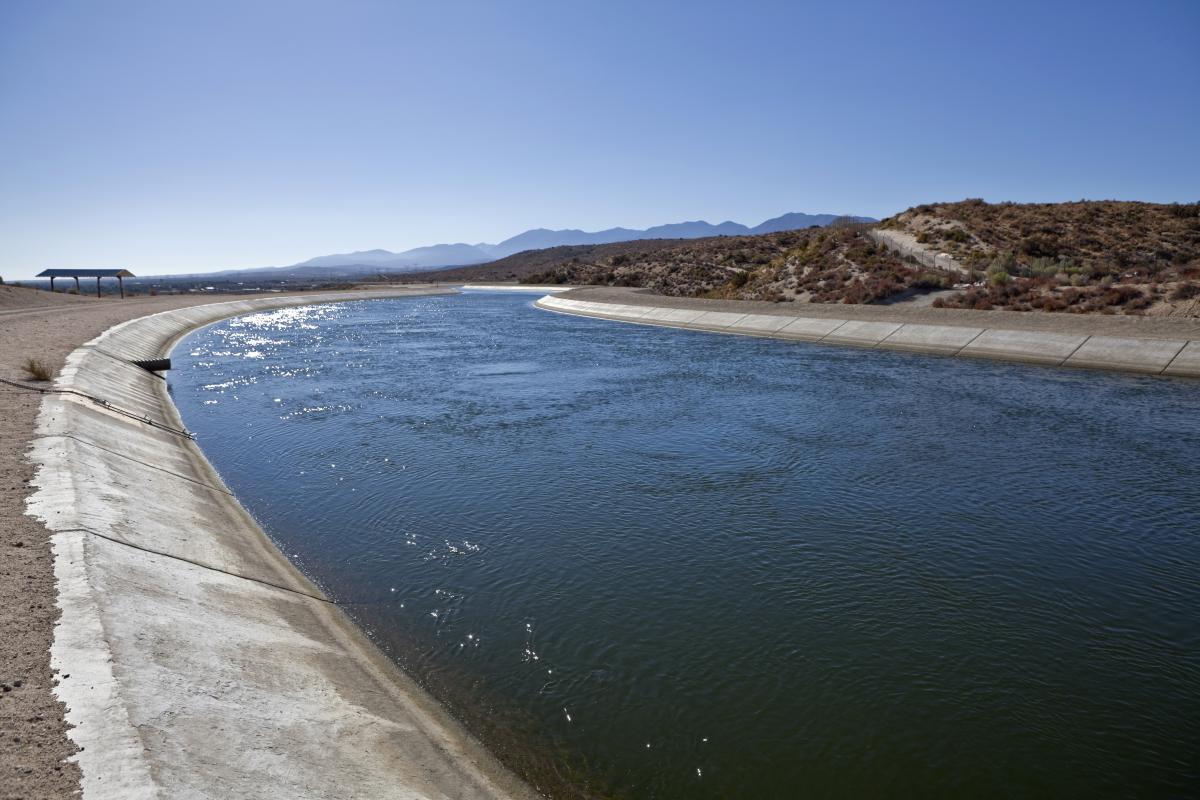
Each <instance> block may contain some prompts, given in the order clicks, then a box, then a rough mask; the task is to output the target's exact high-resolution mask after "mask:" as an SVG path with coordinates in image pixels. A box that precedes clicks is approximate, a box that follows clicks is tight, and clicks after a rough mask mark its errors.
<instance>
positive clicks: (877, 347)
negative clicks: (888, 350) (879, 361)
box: [871, 322, 908, 349]
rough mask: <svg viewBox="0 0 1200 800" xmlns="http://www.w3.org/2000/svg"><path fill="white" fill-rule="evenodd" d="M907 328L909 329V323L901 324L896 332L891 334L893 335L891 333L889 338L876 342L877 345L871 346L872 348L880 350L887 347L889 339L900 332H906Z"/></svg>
mask: <svg viewBox="0 0 1200 800" xmlns="http://www.w3.org/2000/svg"><path fill="white" fill-rule="evenodd" d="M907 327H908V323H907V322H902V323H900V325H898V326H897V327H896V330H894V331H892V332H891V333H889V334H888V335H887V336H885V337H883V338H882V339H880V340H879V341H878V342H876V343H875V344H873V345H871V347H873V348H875V349H879V348H880V347H887V345H886V344H884V342H886V341H887V340H888V339H890V338H892V337H893V336H895V335H896V334H897V333H899V332H900V331H902V330H904V329H905V328H907Z"/></svg>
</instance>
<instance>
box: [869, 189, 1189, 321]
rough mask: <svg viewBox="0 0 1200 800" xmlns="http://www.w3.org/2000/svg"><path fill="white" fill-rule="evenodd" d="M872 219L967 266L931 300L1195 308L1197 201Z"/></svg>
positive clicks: (1105, 309)
mask: <svg viewBox="0 0 1200 800" xmlns="http://www.w3.org/2000/svg"><path fill="white" fill-rule="evenodd" d="M880 227H881V228H884V229H888V230H894V231H899V232H902V233H908V234H911V235H912V236H914V237H915V238H916V241H917V242H918V243H920V244H922V245H924V246H925V247H927V248H929V249H930V250H932V251H933V252H944V253H948V254H949V255H951V256H953V257H954V258H955V259H957V260H958V261H959V262H960V263H961V264H963V265H964V266H966V267H968V268H969V269H971V270H973V271H974V272H975V274H974V275H973V276H972V277H973V278H974V280H973V281H972V282H973V284H974V285H973V286H971V287H969V288H965V289H964V290H963V291H961V292H959V293H957V294H955V295H952V296H950V297H947V298H939V300H938V301H937V304H938V305H945V306H949V307H954V308H979V309H987V308H1006V309H1010V310H1016V311H1030V310H1042V311H1071V312H1077V313H1079V312H1101V313H1156V314H1186V315H1189V316H1192V315H1197V314H1198V313H1200V309H1198V308H1197V305H1198V303H1200V203H1191V204H1184V205H1180V204H1174V205H1162V204H1155V203H1136V202H1120V201H1114V200H1103V201H1080V202H1075V203H1029V204H1018V203H997V204H989V203H985V202H983V201H982V200H965V201H963V202H960V203H936V204H930V205H922V206H916V207H915V208H910V209H909V210H907V211H905V212H904V213H902V214H897V215H896V216H894V217H890V218H889V219H885V220H883V222H881V223H880Z"/></svg>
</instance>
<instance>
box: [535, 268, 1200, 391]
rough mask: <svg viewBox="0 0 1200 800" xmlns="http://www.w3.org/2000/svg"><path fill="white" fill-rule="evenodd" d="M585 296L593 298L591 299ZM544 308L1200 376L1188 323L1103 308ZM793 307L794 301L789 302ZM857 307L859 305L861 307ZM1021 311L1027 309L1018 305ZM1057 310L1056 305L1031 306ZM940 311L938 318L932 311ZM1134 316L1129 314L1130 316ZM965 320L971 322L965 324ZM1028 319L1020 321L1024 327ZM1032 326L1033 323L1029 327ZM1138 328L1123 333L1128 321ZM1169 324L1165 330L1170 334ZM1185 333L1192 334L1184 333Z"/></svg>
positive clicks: (553, 303)
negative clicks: (1117, 314)
mask: <svg viewBox="0 0 1200 800" xmlns="http://www.w3.org/2000/svg"><path fill="white" fill-rule="evenodd" d="M593 297H595V298H596V299H592V298H593ZM535 305H536V306H538V307H539V308H542V309H545V310H546V311H554V312H558V313H563V314H576V315H581V316H589V317H600V318H602V319H611V320H617V321H620V322H633V323H637V324H641V325H657V326H664V327H672V328H689V329H694V330H703V331H712V332H716V333H732V334H740V335H743V336H767V337H771V338H776V339H795V340H799V341H806V342H821V343H823V344H836V345H851V346H855V347H876V348H882V349H888V350H905V351H909V352H915V353H929V354H935V355H951V356H968V357H975V358H991V359H1000V360H1005V361H1021V362H1025V363H1030V364H1043V365H1047V366H1060V367H1087V368H1092V369H1111V370H1122V371H1127V372H1141V373H1147V374H1151V375H1168V376H1174V377H1188V378H1200V336H1195V333H1196V327H1197V326H1196V325H1195V324H1193V323H1188V322H1183V323H1182V324H1178V325H1172V324H1169V323H1170V321H1169V320H1163V321H1157V323H1158V324H1150V325H1144V326H1139V327H1140V330H1138V329H1135V328H1134V326H1133V325H1132V324H1126V323H1124V322H1122V321H1119V320H1115V319H1113V318H1111V317H1106V318H1100V319H1096V318H1079V317H1074V318H1073V319H1059V320H1052V321H1051V323H1052V324H1046V321H1045V320H1030V322H1032V323H1033V325H1032V326H1028V325H1022V327H1020V328H1018V327H1016V324H1017V323H1018V322H1021V323H1024V320H1021V321H1018V320H1012V319H1009V321H1010V324H1012V325H1013V327H1003V326H1001V325H996V324H995V323H997V322H1000V321H1001V320H1004V319H1005V318H1004V317H996V316H988V315H989V314H990V313H991V312H966V313H968V314H974V315H975V316H974V317H973V318H968V319H970V321H968V319H964V315H963V314H962V313H955V312H952V313H951V314H947V315H942V316H939V315H938V313H937V312H938V311H940V310H939V309H922V310H921V315H920V316H919V317H917V319H920V320H921V321H913V319H914V316H913V315H906V314H905V313H904V312H903V311H900V310H891V311H889V308H888V307H887V306H869V307H856V306H824V307H821V308H819V309H818V308H816V307H814V306H791V307H785V308H781V307H780V306H778V305H775V304H772V306H771V307H769V308H763V306H765V305H766V304H762V303H743V304H741V305H742V306H743V308H739V307H738V305H739V303H738V301H725V302H719V303H717V302H712V301H705V300H694V299H680V298H654V299H651V298H650V297H649V296H647V295H644V294H635V293H626V294H624V295H621V294H615V296H614V292H612V291H608V292H603V291H597V292H589V290H586V289H585V290H577V291H575V292H571V293H570V294H569V295H567V296H561V295H557V296H550V295H547V296H546V297H543V298H541V299H540V300H538V301H537V302H536V303H535ZM793 309H796V310H795V311H793ZM864 312H865V313H864ZM1023 316H1029V315H1023ZM1041 316H1043V317H1049V316H1060V317H1061V316H1066V315H1049V314H1044V315H1041ZM943 319H944V323H943V322H941V320H943ZM1136 322H1137V320H1132V319H1130V323H1136ZM972 323H974V324H972ZM1031 327H1032V328H1035V329H1030V328H1031ZM1036 328H1040V329H1036ZM1135 330H1136V331H1137V333H1139V334H1141V335H1128V333H1132V332H1134V331H1135ZM1172 334H1174V335H1172ZM1193 336H1195V338H1192V337H1193Z"/></svg>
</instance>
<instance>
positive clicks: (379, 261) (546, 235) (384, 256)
mask: <svg viewBox="0 0 1200 800" xmlns="http://www.w3.org/2000/svg"><path fill="white" fill-rule="evenodd" d="M844 216H845V215H840V214H801V213H795V212H793V213H790V214H784V215H782V216H779V217H774V218H773V219H769V220H767V221H766V222H763V223H761V224H759V225H755V226H754V227H752V228H751V227H748V226H746V225H742V224H740V223H737V222H722V223H720V224H719V225H713V224H712V223H709V222H703V221H696V222H676V223H673V224H669V225H656V226H655V227H652V228H646V229H644V230H638V229H635V228H609V229H607V230H603V231H590V232H589V231H581V230H575V229H566V230H557V231H556V230H549V229H547V228H534V229H533V230H528V231H525V232H524V233H519V234H517V235H516V236H513V237H512V238H509V239H505V240H504V241H502V242H500V243H499V244H484V243H481V244H463V243H461V242H460V243H458V244H435V245H430V246H428V247H417V248H414V249H412V250H405V251H403V252H400V253H393V252H392V251H390V250H360V251H358V252H354V253H335V254H333V255H327V256H317V257H316V258H310V259H309V260H307V261H302V262H300V263H299V264H292V265H290V266H286V267H259V268H256V269H231V270H222V271H220V272H210V273H205V276H206V277H212V278H216V277H220V278H222V279H223V280H239V279H244V278H249V279H252V280H253V279H262V278H273V279H297V280H300V279H303V280H314V279H333V278H353V277H356V276H361V275H370V274H375V273H379V272H419V271H422V270H429V269H438V268H441V267H460V266H470V265H472V264H483V263H486V262H488V261H495V260H497V259H500V258H504V257H506V256H511V255H513V254H515V253H520V252H522V251H525V250H542V249H545V248H547V247H558V246H560V245H578V244H609V243H612V242H628V241H633V240H636V239H700V238H703V237H706V236H745V235H748V234H755V233H775V232H777V231H788V230H796V229H799V228H808V227H811V226H813V225H828V224H829V223H831V222H833V221H834V220H836V219H842V218H844ZM850 219H855V220H858V221H861V222H874V221H875V220H873V219H871V218H870V217H850ZM175 277H190V276H175ZM197 277H198V276H197Z"/></svg>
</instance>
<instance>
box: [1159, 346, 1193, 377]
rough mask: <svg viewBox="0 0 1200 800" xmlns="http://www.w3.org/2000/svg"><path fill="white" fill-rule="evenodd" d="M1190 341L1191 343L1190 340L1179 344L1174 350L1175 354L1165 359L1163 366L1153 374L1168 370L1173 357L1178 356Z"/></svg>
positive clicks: (1160, 373) (1173, 361)
mask: <svg viewBox="0 0 1200 800" xmlns="http://www.w3.org/2000/svg"><path fill="white" fill-rule="evenodd" d="M1190 343H1191V342H1190V341H1186V342H1184V343H1183V344H1182V345H1180V346H1179V349H1178V350H1176V351H1175V355H1173V356H1171V358H1170V359H1168V360H1167V364H1166V366H1164V367H1163V368H1162V369H1160V370H1159V371H1158V372H1156V373H1155V374H1156V375H1162V374H1163V373H1164V372H1166V371H1167V370H1169V369H1170V368H1171V365H1172V364H1174V363H1175V359H1177V358H1179V354H1180V353H1182V352H1183V350H1184V348H1186V347H1187V346H1188V345H1189V344H1190Z"/></svg>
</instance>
